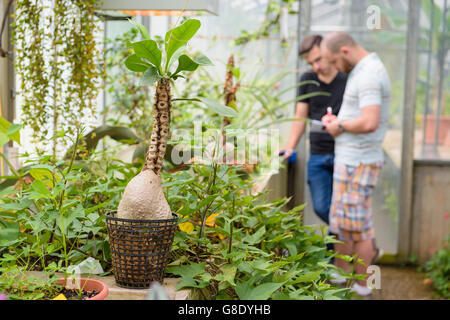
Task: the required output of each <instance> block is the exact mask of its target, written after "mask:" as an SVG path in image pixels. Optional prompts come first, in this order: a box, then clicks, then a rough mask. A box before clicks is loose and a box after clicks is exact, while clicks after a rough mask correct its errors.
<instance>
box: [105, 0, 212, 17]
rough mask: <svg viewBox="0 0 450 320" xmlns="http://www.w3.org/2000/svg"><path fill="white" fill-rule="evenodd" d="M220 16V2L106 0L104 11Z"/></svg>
mask: <svg viewBox="0 0 450 320" xmlns="http://www.w3.org/2000/svg"><path fill="white" fill-rule="evenodd" d="M183 8H185V10H186V11H207V12H209V13H211V14H214V15H218V14H219V1H218V0H189V1H186V0H164V1H159V0H157V1H149V0H128V1H123V0H104V1H103V5H102V10H182V9H183Z"/></svg>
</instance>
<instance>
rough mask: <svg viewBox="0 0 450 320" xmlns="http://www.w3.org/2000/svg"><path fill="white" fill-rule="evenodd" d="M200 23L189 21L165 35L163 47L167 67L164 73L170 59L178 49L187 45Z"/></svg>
mask: <svg viewBox="0 0 450 320" xmlns="http://www.w3.org/2000/svg"><path fill="white" fill-rule="evenodd" d="M200 25H201V23H200V21H199V20H197V19H189V20H187V21H186V22H185V23H183V24H182V25H181V26H178V27H176V28H173V29H171V30H169V31H167V33H166V37H165V47H166V57H167V62H168V63H167V65H166V71H167V68H168V67H169V64H170V59H171V58H172V55H173V54H174V53H175V51H177V50H178V48H180V47H182V46H184V45H186V44H187V42H188V41H189V40H190V39H191V38H192V37H193V36H194V35H195V34H196V33H197V31H198V29H200Z"/></svg>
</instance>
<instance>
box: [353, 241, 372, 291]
mask: <svg viewBox="0 0 450 320" xmlns="http://www.w3.org/2000/svg"><path fill="white" fill-rule="evenodd" d="M373 244H374V241H373V239H368V240H362V241H356V242H355V246H354V252H355V254H356V255H357V256H358V258H360V259H361V260H362V261H363V262H364V264H365V265H362V264H360V263H357V264H356V267H355V271H356V273H357V274H367V267H368V266H369V265H370V264H371V262H372V259H373V258H374V256H375V253H376V252H375V248H374V246H373ZM358 283H359V284H360V285H362V286H367V285H366V283H367V281H366V279H363V280H358Z"/></svg>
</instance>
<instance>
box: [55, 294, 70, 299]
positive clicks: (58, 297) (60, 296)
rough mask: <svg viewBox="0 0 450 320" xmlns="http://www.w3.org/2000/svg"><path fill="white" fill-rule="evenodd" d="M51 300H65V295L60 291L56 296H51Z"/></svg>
mask: <svg viewBox="0 0 450 320" xmlns="http://www.w3.org/2000/svg"><path fill="white" fill-rule="evenodd" d="M53 300H67V298H66V296H65V295H63V294H62V293H60V294H58V295H57V296H56V297H54V298H53Z"/></svg>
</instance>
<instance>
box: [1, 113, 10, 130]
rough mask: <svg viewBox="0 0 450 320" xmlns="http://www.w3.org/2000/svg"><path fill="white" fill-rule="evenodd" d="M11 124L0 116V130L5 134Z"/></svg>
mask: <svg viewBox="0 0 450 320" xmlns="http://www.w3.org/2000/svg"><path fill="white" fill-rule="evenodd" d="M10 126H11V123H10V122H9V121H8V120H6V119H5V118H3V117H1V116H0V132H2V133H4V134H6V132H8V129H9V127H10Z"/></svg>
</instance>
